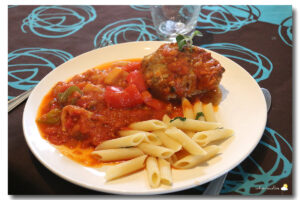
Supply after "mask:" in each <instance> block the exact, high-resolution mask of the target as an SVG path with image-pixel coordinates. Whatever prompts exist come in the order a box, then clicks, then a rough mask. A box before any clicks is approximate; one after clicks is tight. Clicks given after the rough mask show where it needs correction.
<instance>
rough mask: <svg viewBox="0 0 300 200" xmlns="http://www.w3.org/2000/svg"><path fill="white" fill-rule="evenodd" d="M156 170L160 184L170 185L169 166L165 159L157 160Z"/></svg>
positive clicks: (170, 174) (170, 172)
mask: <svg viewBox="0 0 300 200" xmlns="http://www.w3.org/2000/svg"><path fill="white" fill-rule="evenodd" d="M158 168H159V173H160V182H161V183H162V184H165V185H172V182H173V181H172V171H171V164H170V162H168V161H167V160H165V159H162V158H158Z"/></svg>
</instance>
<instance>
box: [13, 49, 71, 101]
mask: <svg viewBox="0 0 300 200" xmlns="http://www.w3.org/2000/svg"><path fill="white" fill-rule="evenodd" d="M53 56H54V57H55V61H56V59H58V60H60V61H62V62H66V61H68V60H69V59H71V58H73V56H72V55H71V54H70V53H68V52H65V51H62V50H59V49H46V48H23V49H18V50H15V51H12V52H10V53H9V54H8V77H9V81H8V86H9V87H12V88H15V89H18V90H28V89H30V88H32V87H34V86H35V85H36V84H37V83H38V82H39V80H37V79H36V76H37V74H38V73H39V70H42V69H43V70H47V71H51V70H52V69H54V68H55V64H54V63H53V61H51V60H50V59H49V58H50V57H51V58H52V57H53ZM48 57H49V58H48ZM25 60H26V61H25ZM28 60H29V61H30V60H31V63H30V62H29V61H28ZM22 62H23V63H22ZM28 62H29V63H28ZM24 75H27V76H25V77H24ZM12 98H14V96H8V99H12Z"/></svg>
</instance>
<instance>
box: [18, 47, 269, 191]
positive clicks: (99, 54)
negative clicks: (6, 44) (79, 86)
mask: <svg viewBox="0 0 300 200" xmlns="http://www.w3.org/2000/svg"><path fill="white" fill-rule="evenodd" d="M161 44H162V42H130V43H123V44H118V45H114V46H108V47H105V48H100V49H96V50H93V51H90V52H87V53H84V54H82V55H80V56H77V57H76V58H73V59H71V60H69V61H68V62H66V63H64V64H62V65H60V66H59V67H57V68H56V69H55V70H53V71H51V72H50V73H49V74H48V75H47V76H46V77H45V78H44V79H43V80H42V81H40V83H39V84H38V85H37V86H36V87H35V89H34V90H33V92H32V93H31V95H30V97H29V98H28V100H27V103H26V106H25V110H24V114H23V129H24V135H25V138H26V141H27V144H28V146H29V147H30V149H31V151H32V152H33V154H34V155H35V156H36V157H37V159H38V160H39V161H40V162H41V163H42V164H43V165H45V166H46V167H47V168H48V169H49V170H51V171H52V172H53V173H55V174H57V175H58V176H60V177H62V178H64V179H66V180H67V181H70V182H72V183H74V184H77V185H80V186H82V187H86V188H89V189H93V190H97V191H103V192H108V193H117V194H141V195H144V194H162V193H170V192H175V191H180V190H184V189H188V188H192V187H195V186H198V185H201V184H204V183H206V182H208V181H211V180H213V179H215V178H217V177H219V176H221V175H222V174H224V173H226V172H228V171H229V170H231V169H232V168H234V167H236V166H237V165H238V164H239V163H240V162H242V161H243V160H244V159H245V158H246V157H247V156H248V155H249V154H250V153H251V152H252V150H253V149H254V148H255V146H256V145H257V144H258V142H259V140H260V138H261V136H262V134H263V131H264V127H265V124H266V119H267V108H266V103H265V99H264V96H263V93H262V92H261V89H260V87H259V86H258V84H257V83H256V81H255V80H254V79H253V78H252V77H251V75H250V74H249V73H248V72H246V71H245V70H244V69H243V68H242V67H241V66H239V65H238V64H236V63H235V62H233V61H232V60H230V59H228V58H226V57H224V56H222V55H220V54H217V53H215V52H211V53H212V56H213V57H214V58H216V59H217V60H218V61H219V62H220V63H221V64H222V65H223V67H224V68H225V69H226V72H225V73H224V74H223V79H222V81H221V86H222V90H223V93H224V94H223V99H222V102H221V103H220V105H219V110H218V113H217V119H218V121H220V122H221V123H222V124H223V125H224V127H226V128H231V129H233V130H234V131H235V135H234V136H233V137H231V138H230V139H228V140H226V141H225V142H222V143H221V144H220V145H221V154H220V155H218V156H216V157H215V158H213V159H212V160H210V161H209V162H208V163H207V164H204V165H201V166H199V167H196V168H194V169H189V170H173V181H174V184H173V185H172V186H164V185H162V186H161V187H159V188H156V189H152V188H150V187H149V185H148V183H147V177H146V173H145V171H140V172H139V173H136V174H132V175H129V176H127V177H124V178H121V179H117V180H115V181H111V182H108V183H106V182H105V179H104V175H105V173H104V172H105V167H103V168H100V169H95V168H89V167H84V166H82V165H80V164H78V163H76V162H74V161H72V160H70V159H69V158H67V157H65V156H63V155H62V154H61V153H60V152H59V151H58V150H57V149H56V148H55V147H54V146H53V145H51V144H50V143H49V142H48V141H46V140H44V139H42V137H41V135H40V133H39V131H38V128H37V125H36V123H35V118H36V115H37V111H38V106H39V105H40V103H41V101H42V98H43V97H44V95H45V94H46V93H47V92H48V91H49V90H50V89H51V88H52V87H53V85H54V84H55V83H57V82H58V81H65V80H67V79H68V78H70V77H72V76H73V75H75V74H78V73H82V72H84V71H86V70H87V69H90V68H93V67H95V66H97V65H99V64H102V63H105V62H109V61H114V60H120V59H127V58H139V57H143V56H144V55H147V54H150V53H152V52H153V51H155V50H156V49H157V48H158V47H159V46H160V45H161Z"/></svg>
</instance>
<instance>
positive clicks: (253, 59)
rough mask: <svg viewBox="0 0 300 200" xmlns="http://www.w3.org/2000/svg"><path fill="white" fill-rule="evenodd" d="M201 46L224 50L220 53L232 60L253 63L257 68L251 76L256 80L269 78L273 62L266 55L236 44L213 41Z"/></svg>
mask: <svg viewBox="0 0 300 200" xmlns="http://www.w3.org/2000/svg"><path fill="white" fill-rule="evenodd" d="M201 47H203V48H206V49H210V50H221V51H226V52H227V53H223V52H222V55H224V56H226V57H228V58H232V59H233V60H239V61H244V62H248V63H250V64H252V65H254V66H255V67H256V68H257V70H256V72H255V73H254V74H252V76H253V78H254V79H255V80H256V81H257V82H260V81H262V80H265V79H267V78H269V76H270V74H271V72H272V70H273V64H272V62H271V61H270V60H269V59H268V58H267V57H266V56H264V55H262V54H260V53H258V52H255V51H252V50H251V49H248V48H246V47H243V46H240V45H238V44H233V43H213V44H205V45H201ZM237 55H240V56H237Z"/></svg>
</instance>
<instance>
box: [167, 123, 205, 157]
mask: <svg viewBox="0 0 300 200" xmlns="http://www.w3.org/2000/svg"><path fill="white" fill-rule="evenodd" d="M165 133H166V134H167V135H168V136H170V137H171V138H173V139H174V140H176V141H177V142H179V143H180V144H181V145H182V147H183V148H184V149H185V150H186V151H187V152H189V153H190V154H193V155H205V154H206V152H205V151H204V150H203V149H202V147H200V145H198V144H197V143H196V142H195V141H194V140H192V139H191V138H190V137H189V136H187V135H186V134H185V133H184V132H183V131H181V130H180V129H178V128H176V127H170V128H168V129H167V130H166V131H165Z"/></svg>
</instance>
